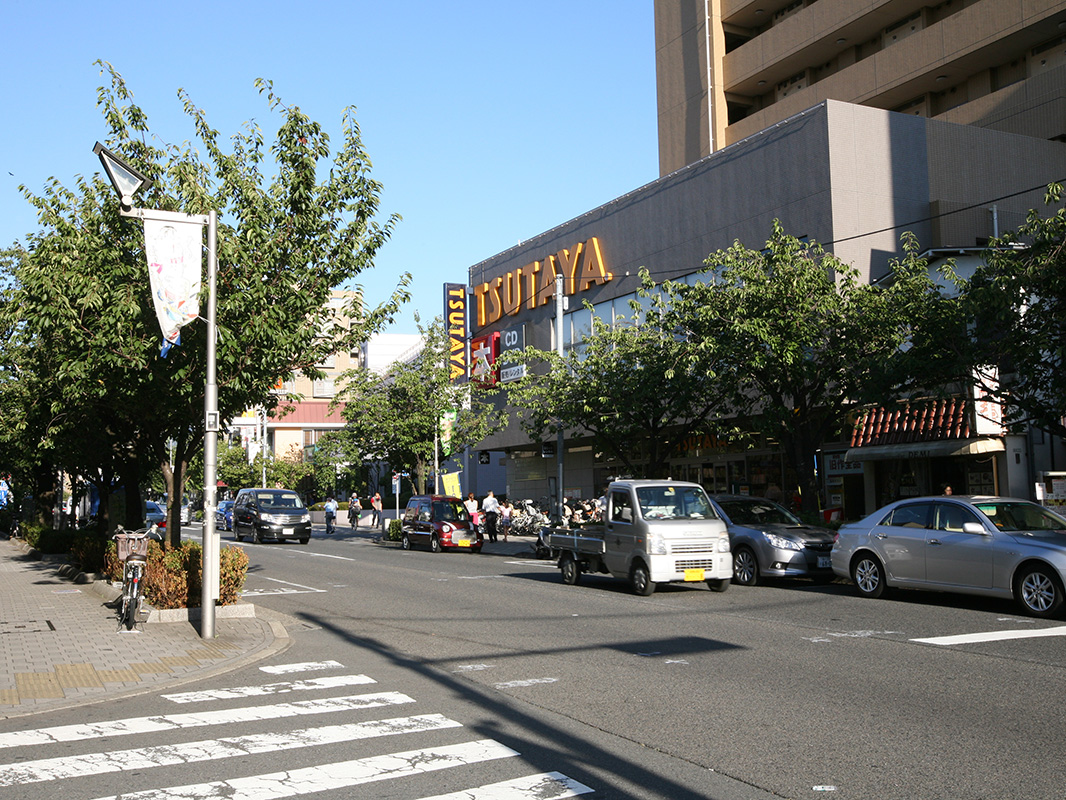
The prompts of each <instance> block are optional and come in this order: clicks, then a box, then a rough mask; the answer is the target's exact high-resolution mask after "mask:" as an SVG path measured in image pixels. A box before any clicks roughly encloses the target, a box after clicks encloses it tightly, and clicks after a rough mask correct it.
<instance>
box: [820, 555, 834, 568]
mask: <svg viewBox="0 0 1066 800" xmlns="http://www.w3.org/2000/svg"><path fill="white" fill-rule="evenodd" d="M832 566H833V559H832V557H831V556H818V569H829V568H830V567H832Z"/></svg>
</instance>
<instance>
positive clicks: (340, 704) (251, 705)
mask: <svg viewBox="0 0 1066 800" xmlns="http://www.w3.org/2000/svg"><path fill="white" fill-rule="evenodd" d="M344 670H345V668H344V665H342V664H340V663H339V662H336V661H321V662H304V663H298V664H287V665H278V666H269V667H262V668H261V671H262V672H263V674H264V682H263V683H261V684H253V685H248V686H237V687H232V688H226V689H214V690H203V691H190V692H180V693H174V694H166V695H162V698H163V699H164V700H166V701H167V703H168V704H172V705H173V706H174V707H175V713H165V714H154V715H149V716H142V717H123V718H117V719H111V720H101V721H96V722H85V723H79V724H72V725H61V726H52V727H45V728H36V729H28V730H21V731H12V732H5V733H0V797H4V796H6V795H7V794H8V793H9V792H12V791H19V792H20V793H21V792H23V791H27V790H28V788H29V786H30V785H37V786H38V789H43V790H44V791H45V792H46V793H47V795H48V796H75V797H89V796H93V795H94V794H96V793H97V792H99V791H102V790H105V793H104V794H102V795H101V796H100V797H98V798H97V800H105V798H106V799H107V800H110V799H111V798H115V800H118V798H122V800H132V799H133V798H136V799H137V800H162V799H163V798H168V799H171V798H196V799H197V800H210V798H223V797H224V798H231V799H232V798H236V799H237V800H274V799H275V798H276V799H277V800H280V799H281V798H291V797H301V796H304V795H311V794H316V793H329V792H333V793H334V795H333V796H338V797H354V796H366V797H372V796H373V797H376V796H381V795H380V794H379V793H376V792H374V791H363V792H354V793H353V791H350V790H354V787H359V786H364V785H367V784H374V783H377V782H381V781H390V782H392V783H390V784H389V792H390V793H389V796H390V797H410V798H413V799H415V798H417V799H418V800H532V798H537V800H554V799H555V798H566V797H577V796H579V795H585V794H589V793H592V792H593V791H594V790H593V789H592V788H590V787H588V786H586V785H584V784H582V783H580V782H579V781H576V780H574V779H572V778H569V777H567V776H566V775H564V774H562V773H559V772H533V773H529V772H528V766H527V765H526V763H525V761H524V760H523V759H521V758H517V757H518V756H520V755H521V754H520V753H519V752H518V751H516V750H514V749H512V748H510V747H508V746H506V745H504V744H502V743H500V742H498V741H495V740H493V739H486V738H480V737H477V736H469V735H467V734H466V733H465V730H464V726H463V725H462V723H461V722H458V721H456V720H452V719H449V718H448V717H446V716H445V715H443V714H439V713H432V710H429V711H430V713H410V714H409V713H404V712H405V711H412V710H417V711H424V710H425V709H421V708H416V706H417V705H418V701H417V700H416V699H415V698H413V697H410V696H409V695H407V694H404V693H402V692H398V691H391V690H381V689H382V688H383V687H380V686H378V685H377V682H376V681H375V680H374V679H373V678H372V677H370V676H367V675H362V674H352V673H348V672H345V671H344ZM338 691H339V692H343V694H339V695H333V694H331V695H330V696H321V697H320V696H316V694H322V693H327V692H328V693H335V692H338ZM279 700H284V702H278V701H279ZM233 701H240V702H243V703H245V704H243V705H240V706H237V707H234V706H232V702H233ZM212 704H214V705H216V706H217V705H222V706H224V707H216V708H212ZM178 709H181V710H178ZM186 709H188V710H186ZM368 714H369V715H371V716H374V717H375V718H373V719H369V718H365V717H366V716H367V715H368ZM353 715H356V717H357V721H352V717H353ZM250 723H251V724H252V725H260V726H262V727H263V729H262V730H261V731H257V732H249V727H248V726H249V724H250ZM268 726H273V727H268ZM227 727H229V728H231V729H233V730H227ZM238 728H239V729H240V732H239V733H238V732H236V729H238ZM194 729H205V730H204V731H203V733H206V734H207V735H206V736H204V735H202V733H200V732H199V731H197V730H194ZM444 732H450V734H448V735H447V736H446V737H445V738H443V739H441V740H440V741H438V742H436V743H434V742H433V741H432V739H433V737H435V736H444ZM401 737H415V739H417V746H414V747H404V746H403V744H402V743H401V744H399V745H398V746H395V743H396V742H400V741H401ZM185 739H189V741H184V740H185ZM371 742H374V743H377V744H375V745H374V747H372V748H370V749H368V750H367V751H366V753H365V754H360V753H358V752H353V748H355V749H358V748H359V747H360V745H365V746H368V747H369V743H371ZM382 742H385V743H386V744H385V745H384V746H383V745H382V744H381V743H382ZM316 748H319V749H318V750H317V751H316ZM382 750H386V751H387V752H381V751H382ZM293 752H296V753H298V754H299V755H301V756H305V757H304V758H303V759H295V760H293V761H292V765H291V767H290V768H288V769H282V770H279V769H277V767H278V766H279V764H280V763H281V762H282V761H284V756H283V755H282V754H284V753H293ZM339 752H340V753H344V755H345V756H346V757H344V758H342V759H340V760H328V759H322V758H319V757H316V756H317V755H318V754H324V753H330V754H336V753H339ZM307 754H310V755H309V757H307ZM257 757H258V759H257ZM264 759H266V760H264ZM322 760H325V761H326V763H319V761H322ZM308 762H310V763H308ZM494 762H495V763H497V764H498V765H500V768H499V769H498V770H495V771H494V772H493V775H494V776H495V777H499V776H500V774H505V775H507V777H506V779H505V780H499V781H493V782H490V783H477V782H475V783H473V785H471V783H470V775H471V774H474V775H480V776H482V778H483V777H484V776H485V775H486V774H487V773H486V772H485V771H479V772H476V773H469V772H466V771H464V768H467V769H470V768H473V767H474V765H484V764H492V763H494ZM264 763H265V764H268V765H269V766H270V767H272V769H270V770H269V771H265V772H264V771H261V770H260V771H256V770H255V769H254V766H255V765H256V764H258V765H259V766H260V767H262V766H263V764H264ZM244 765H248V766H247V767H244V768H243V769H242V767H243V766H244ZM431 773H438V776H437V781H436V782H435V783H434V784H433V786H435V787H438V788H439V786H440V785H441V781H440V775H441V774H443V775H444V776H445V784H450V783H453V782H454V783H455V784H456V785H455V786H454V787H453V788H454V791H450V792H448V793H446V794H433V795H432V796H427V795H424V794H422V793H421V792H419V791H418V786H419V785H420V784H419V783H418V779H417V776H420V775H429V774H431ZM174 776H179V777H186V776H187V777H193V778H194V780H191V781H188V782H183V781H181V780H178V781H174V780H173V779H174ZM405 781H406V782H407V783H406V784H404V783H403V782H405ZM159 784H165V785H162V786H161V785H159ZM407 786H409V788H410V793H405V791H404V788H405V787H407ZM11 796H14V795H11ZM322 796H330V795H322Z"/></svg>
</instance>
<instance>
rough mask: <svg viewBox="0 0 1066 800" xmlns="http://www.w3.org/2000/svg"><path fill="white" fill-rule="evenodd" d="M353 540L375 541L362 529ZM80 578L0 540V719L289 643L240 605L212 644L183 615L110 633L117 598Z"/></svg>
mask: <svg viewBox="0 0 1066 800" xmlns="http://www.w3.org/2000/svg"><path fill="white" fill-rule="evenodd" d="M346 532H348V533H349V535H350V534H351V533H355V532H352V531H350V529H349V530H348V531H346ZM356 535H359V536H360V537H361V538H363V537H366V538H370V537H373V538H374V539H377V536H376V532H371V531H370V530H369V529H367V528H363V529H362V530H360V531H358V533H357V534H356ZM532 541H533V539H532V538H531V537H526V536H523V537H515V536H512V537H510V541H508V542H504V541H503V540H502V538H501V539H500V541H499V542H493V543H490V542H486V543H485V545H484V548H483V550H482V553H483V554H487V555H496V556H509V557H532V556H533V551H532V548H531V542H532ZM380 544H381V545H384V546H395V547H399V542H381V543H380ZM85 579H86V578H85V576H84V575H80V576H79V575H76V574H75V570H74V569H73V568H72V567H71V566H69V565H68V564H66V562H65V561H64V560H62V559H57V558H53V557H50V556H45V557H43V558H42V557H41V556H40V554H38V553H37V552H36V551H35V550H33V549H32V548H30V547H29V546H28V545H26V543H25V542H23V541H22V540H21V539H6V538H0V719H7V718H10V717H19V716H24V715H26V714H33V713H36V712H38V711H51V710H55V709H59V708H68V707H71V706H77V705H82V704H85V703H96V702H100V701H101V700H106V699H108V698H110V697H116V696H119V695H129V694H137V693H140V692H150V691H159V690H161V689H163V688H167V689H169V688H171V687H174V686H179V685H181V684H185V683H190V682H192V681H195V680H198V679H201V678H206V677H209V676H212V675H217V674H221V673H224V672H228V671H230V670H233V669H237V668H238V667H241V666H243V665H245V664H248V663H253V662H255V661H259V660H260V659H263V658H266V657H268V656H270V655H272V654H274V653H277V652H280V651H282V650H284V649H285V648H286V647H288V646H289V644H290V639H289V636H288V633H287V632H286V630H285V625H284V620H285V617H284V616H283V615H281V614H276V613H274V612H271V611H269V610H268V609H264V608H259V607H256V606H253V605H252V604H250V603H239V604H237V605H236V606H222V607H219V608H218V609H216V616H215V638H214V639H201V638H200V629H199V623H198V622H196V621H189V620H187V619H184V616H185V613H184V612H183V611H181V612H170V611H153V612H152V614H151V616H150V617H149V620H148V621H146V622H143V623H139V624H138V625H137V626H136V628H135V630H134V631H126V630H125V629H123V630H121V631H119V630H118V621H117V619H116V617H115V611H114V609H113V608H112V607H111V605H110V604H111V602H112V601H113V600H114V598H115V597H116V596H117V595H118V591H117V590H116V589H114V588H113V587H111V586H110V585H108V584H106V583H105V582H103V581H95V582H78V581H85ZM177 620H180V621H177Z"/></svg>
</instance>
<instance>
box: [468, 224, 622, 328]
mask: <svg viewBox="0 0 1066 800" xmlns="http://www.w3.org/2000/svg"><path fill="white" fill-rule="evenodd" d="M556 275H562V276H563V291H564V292H566V294H568V295H571V294H577V293H578V292H583V291H585V290H586V289H589V288H591V287H592V286H602V285H603V284H605V283H607V281H609V280H611V279H612V278H613V277H614V276H613V275H612V274H611V273H610V272H608V271H607V267H606V266H605V265H604V262H603V254H602V253H601V252H600V242H599V239H597V238H596V237H595V236H594V237H592V238H591V239H589V240H588V241H587V242H578V243H577V245H575V246H574V247H573V248H571V249H568V248H565V247H564V248H563V249H562V250H560V251H559V252H558V253H555V254H553V255H549V256H546V257H545V258H543V259H542V260H540V261H534V262H532V263H530V264H526V265H525V266H524V267H521V268H519V269H516V270H512V271H511V272H508V273H507V274H506V275H503V276H501V277H498V278H493V279H492V280H491V281H489V282H487V283H482V284H479V285H477V286H475V287H474V303H475V305H476V310H477V324H476V325H475V330H476V329H478V328H482V327H484V326H485V325H489V324H491V323H493V322H496V321H497V320H499V319H500V318H501V317H503V315H504V314H508V315H512V316H513V315H515V314H517V313H518V312H520V311H521V310H522V309H534V308H537V307H539V306H543V305H547V304H549V303H551V302H552V300H553V299H554V297H555V276H556Z"/></svg>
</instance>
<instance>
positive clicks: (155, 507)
mask: <svg viewBox="0 0 1066 800" xmlns="http://www.w3.org/2000/svg"><path fill="white" fill-rule="evenodd" d="M144 506H145V508H147V509H148V512H149V513H152V512H154V513H156V514H162V513H163V509H162V508H160V507H159V504H158V503H155V502H153V501H152V500H149V501H148V502H147V503H145V504H144Z"/></svg>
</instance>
